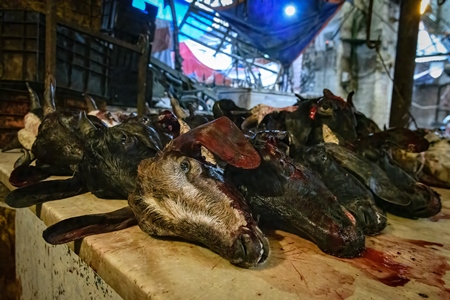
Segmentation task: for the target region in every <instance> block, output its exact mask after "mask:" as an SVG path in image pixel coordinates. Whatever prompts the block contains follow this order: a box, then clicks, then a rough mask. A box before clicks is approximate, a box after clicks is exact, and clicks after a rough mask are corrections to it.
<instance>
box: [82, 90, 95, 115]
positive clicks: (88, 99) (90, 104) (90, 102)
mask: <svg viewBox="0 0 450 300" xmlns="http://www.w3.org/2000/svg"><path fill="white" fill-rule="evenodd" d="M84 101H85V102H86V107H87V110H88V113H89V112H91V111H94V110H98V107H97V104H96V103H95V100H94V98H92V97H91V96H90V95H89V94H88V93H87V92H84Z"/></svg>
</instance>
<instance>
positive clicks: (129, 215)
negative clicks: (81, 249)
mask: <svg viewBox="0 0 450 300" xmlns="http://www.w3.org/2000/svg"><path fill="white" fill-rule="evenodd" d="M134 225H137V220H136V218H135V216H134V213H133V210H132V209H131V207H128V206H127V207H124V208H121V209H118V210H115V211H112V212H109V213H103V214H94V215H86V216H79V217H73V218H70V219H66V220H62V221H60V222H58V223H56V224H53V225H52V226H50V227H48V228H47V229H46V230H44V232H43V234H42V236H43V238H44V240H45V241H46V242H47V243H50V244H53V245H57V244H64V243H68V242H71V241H75V240H78V239H81V238H84V237H86V236H90V235H94V234H100V233H107V232H112V231H117V230H121V229H125V228H128V227H131V226H134Z"/></svg>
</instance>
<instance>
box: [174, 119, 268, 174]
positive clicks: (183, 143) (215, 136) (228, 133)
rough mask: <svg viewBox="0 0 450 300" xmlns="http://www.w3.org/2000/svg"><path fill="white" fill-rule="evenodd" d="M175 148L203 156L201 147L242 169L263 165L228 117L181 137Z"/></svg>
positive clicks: (177, 140)
mask: <svg viewBox="0 0 450 300" xmlns="http://www.w3.org/2000/svg"><path fill="white" fill-rule="evenodd" d="M173 145H174V146H175V148H178V149H180V150H181V151H182V152H184V153H186V154H190V155H198V156H200V155H201V146H204V147H205V148H206V149H208V150H209V151H211V152H212V153H213V154H214V155H217V156H218V157H219V158H220V159H221V160H223V161H225V162H227V163H229V164H230V165H232V166H235V167H237V168H241V169H254V168H256V167H258V166H259V164H260V163H261V157H260V156H259V154H258V152H257V151H256V150H255V149H254V148H253V147H252V146H251V145H250V143H249V142H248V141H247V139H246V138H245V136H244V134H243V133H242V131H241V130H240V129H239V128H238V127H237V126H236V125H235V124H234V123H233V122H231V121H230V120H229V119H228V118H227V117H221V118H219V119H216V120H214V121H212V122H209V123H206V124H204V125H201V126H199V127H196V128H195V129H193V130H191V131H189V132H187V133H185V134H183V135H180V136H179V137H178V138H176V139H175V140H173Z"/></svg>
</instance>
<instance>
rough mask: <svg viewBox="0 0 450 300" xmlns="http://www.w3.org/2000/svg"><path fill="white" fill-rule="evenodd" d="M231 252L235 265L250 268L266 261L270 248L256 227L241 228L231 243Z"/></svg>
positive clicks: (265, 238)
mask: <svg viewBox="0 0 450 300" xmlns="http://www.w3.org/2000/svg"><path fill="white" fill-rule="evenodd" d="M232 251H233V253H232V256H233V257H234V258H235V264H236V265H238V266H241V267H244V268H251V267H255V266H256V265H258V264H261V263H263V262H265V261H266V260H267V258H268V257H269V253H270V246H269V241H268V240H267V237H265V236H264V234H263V233H262V232H261V230H260V229H259V228H258V227H256V226H253V227H251V228H248V227H243V228H241V232H240V234H239V235H238V236H237V238H236V240H235V241H234V243H233V246H232Z"/></svg>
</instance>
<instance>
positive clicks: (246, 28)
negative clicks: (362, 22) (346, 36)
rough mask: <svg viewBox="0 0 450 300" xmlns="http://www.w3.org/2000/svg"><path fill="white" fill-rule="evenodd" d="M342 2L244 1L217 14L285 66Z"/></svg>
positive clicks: (307, 0)
mask: <svg viewBox="0 0 450 300" xmlns="http://www.w3.org/2000/svg"><path fill="white" fill-rule="evenodd" d="M343 2H344V1H323V0H297V1H291V0H247V1H245V2H244V3H241V4H239V5H237V6H233V7H230V8H228V9H224V10H220V11H218V12H219V14H220V16H221V17H222V18H223V19H224V20H226V21H227V22H228V23H230V24H231V26H232V27H233V29H234V30H236V31H237V32H238V33H239V34H240V35H241V36H242V37H244V38H245V39H246V40H248V41H249V42H250V43H251V44H252V45H253V46H254V47H255V48H257V49H258V50H260V51H262V52H264V53H266V54H268V55H269V56H270V57H272V58H274V59H276V60H278V61H280V62H281V63H282V64H283V65H285V66H286V65H290V64H291V63H292V62H293V61H294V60H295V59H296V58H297V56H298V55H299V54H300V53H301V52H302V51H303V49H305V48H306V46H307V45H308V44H309V43H310V42H311V41H312V40H313V39H314V37H315V36H316V35H317V34H318V33H319V32H320V30H321V29H322V28H323V27H324V26H325V25H326V23H327V22H328V21H329V20H330V19H331V17H332V16H333V15H334V14H335V13H336V12H337V11H338V10H339V8H340V7H341V5H342V3H343ZM288 6H292V7H294V9H292V8H288ZM289 9H290V11H289ZM286 12H287V13H286ZM292 12H294V13H293V14H292V15H291V16H289V15H288V14H289V13H292Z"/></svg>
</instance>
